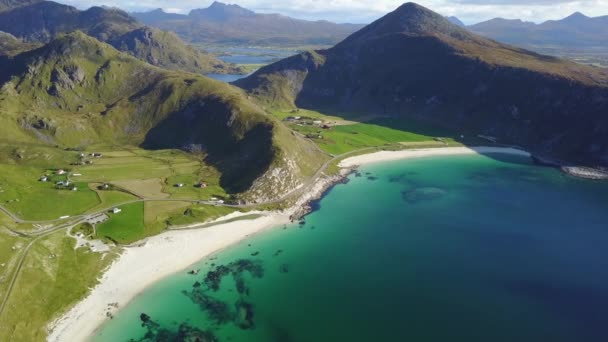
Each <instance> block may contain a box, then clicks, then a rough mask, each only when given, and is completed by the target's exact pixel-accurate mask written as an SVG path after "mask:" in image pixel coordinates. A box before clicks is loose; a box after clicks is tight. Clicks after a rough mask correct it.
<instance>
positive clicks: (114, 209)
mask: <svg viewBox="0 0 608 342" xmlns="http://www.w3.org/2000/svg"><path fill="white" fill-rule="evenodd" d="M111 211H112V214H118V213H120V212H121V211H122V209H120V208H112V210H111Z"/></svg>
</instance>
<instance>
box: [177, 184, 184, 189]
mask: <svg viewBox="0 0 608 342" xmlns="http://www.w3.org/2000/svg"><path fill="white" fill-rule="evenodd" d="M175 187H176V188H183V187H184V183H177V184H175Z"/></svg>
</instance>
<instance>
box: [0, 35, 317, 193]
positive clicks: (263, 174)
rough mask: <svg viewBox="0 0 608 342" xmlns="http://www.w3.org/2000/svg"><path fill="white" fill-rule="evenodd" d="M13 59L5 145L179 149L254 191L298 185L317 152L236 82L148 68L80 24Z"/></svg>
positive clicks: (6, 71)
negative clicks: (246, 93) (126, 146)
mask: <svg viewBox="0 0 608 342" xmlns="http://www.w3.org/2000/svg"><path fill="white" fill-rule="evenodd" d="M10 63H11V64H10V65H8V67H6V68H3V69H2V72H0V84H2V86H1V87H0V108H2V115H1V117H0V120H2V122H3V125H2V127H0V133H1V134H2V136H3V137H5V138H4V139H5V140H6V139H8V137H11V138H10V143H11V144H24V143H34V142H36V143H39V144H46V145H50V146H61V147H65V148H73V147H74V146H87V145H90V144H99V143H106V144H107V143H111V144H112V145H132V146H140V147H143V148H146V149H151V150H157V149H181V150H185V151H188V152H191V153H198V154H200V155H202V156H203V157H204V159H203V160H204V162H205V163H206V164H208V165H212V166H214V167H216V168H217V169H218V170H219V172H220V173H221V175H222V176H221V178H220V182H221V186H222V187H223V188H224V189H226V190H227V191H229V192H230V193H232V194H235V195H240V196H243V198H244V199H248V198H251V199H252V200H259V199H260V198H262V199H263V198H266V197H272V196H279V195H281V194H283V193H285V192H286V191H287V190H289V189H291V188H292V187H296V186H297V185H298V184H299V182H301V181H302V179H304V178H305V177H304V175H303V174H304V173H306V172H308V171H305V170H304V169H306V170H308V169H314V167H313V166H312V165H309V164H310V163H312V164H315V163H316V162H317V160H318V162H319V163H321V162H322V161H323V157H322V156H319V155H318V154H319V152H318V150H317V149H316V148H314V147H313V146H312V143H311V142H308V141H305V140H303V139H302V138H300V137H293V136H291V135H290V134H289V133H288V132H287V131H286V130H287V129H286V128H285V127H284V126H283V125H282V124H281V123H279V122H278V121H276V120H275V119H273V118H272V117H269V116H268V115H266V114H265V113H264V112H262V111H261V110H260V109H259V108H258V107H257V106H256V105H254V104H253V103H251V102H250V101H249V100H247V98H246V97H245V96H244V94H243V93H242V91H241V90H240V89H238V88H235V87H232V86H230V85H228V84H225V83H223V82H219V81H215V80H211V79H209V78H206V77H204V76H197V75H195V74H190V73H183V72H177V71H167V70H164V69H160V68H158V67H154V66H152V65H149V64H147V63H144V62H143V61H140V60H139V59H136V58H135V57H132V56H130V55H127V54H125V53H122V52H119V51H117V50H116V49H114V48H113V47H112V46H111V45H108V44H106V43H102V42H99V41H98V40H96V39H94V38H92V37H90V36H88V35H86V34H84V33H82V32H79V31H76V32H73V33H69V34H66V35H63V36H61V37H59V38H57V39H54V40H52V41H51V42H49V43H48V44H45V45H44V46H42V47H39V48H37V49H34V50H31V51H27V52H24V53H22V54H19V55H17V56H15V58H13V59H12V60H11V61H10ZM312 156H315V157H314V158H312ZM311 160H314V161H311ZM277 177H278V178H277Z"/></svg>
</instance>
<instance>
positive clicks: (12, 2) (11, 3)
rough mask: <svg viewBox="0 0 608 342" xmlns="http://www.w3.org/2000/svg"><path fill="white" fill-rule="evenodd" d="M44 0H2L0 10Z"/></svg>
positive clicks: (0, 0)
mask: <svg viewBox="0 0 608 342" xmlns="http://www.w3.org/2000/svg"><path fill="white" fill-rule="evenodd" d="M40 1H42V0H0V11H6V10H8V9H12V8H16V7H20V6H27V5H31V4H34V3H37V2H40Z"/></svg>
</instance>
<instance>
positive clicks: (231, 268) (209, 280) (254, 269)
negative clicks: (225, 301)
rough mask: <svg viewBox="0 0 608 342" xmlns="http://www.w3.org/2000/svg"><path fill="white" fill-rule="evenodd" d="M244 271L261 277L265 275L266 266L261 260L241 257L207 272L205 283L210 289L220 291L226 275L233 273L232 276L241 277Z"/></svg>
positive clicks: (255, 276)
mask: <svg viewBox="0 0 608 342" xmlns="http://www.w3.org/2000/svg"><path fill="white" fill-rule="evenodd" d="M243 272H248V273H249V274H251V276H252V277H254V278H261V277H263V276H264V268H263V267H262V264H261V263H260V262H259V261H252V260H249V259H239V260H237V261H234V262H231V263H229V264H228V265H220V266H217V267H216V268H215V269H214V270H211V271H209V272H207V275H206V276H205V279H204V283H205V285H207V288H209V289H210V290H212V291H218V290H219V289H220V283H221V282H222V279H223V278H224V277H226V276H228V275H232V277H233V278H235V279H236V278H238V277H240V276H241V273H243Z"/></svg>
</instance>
